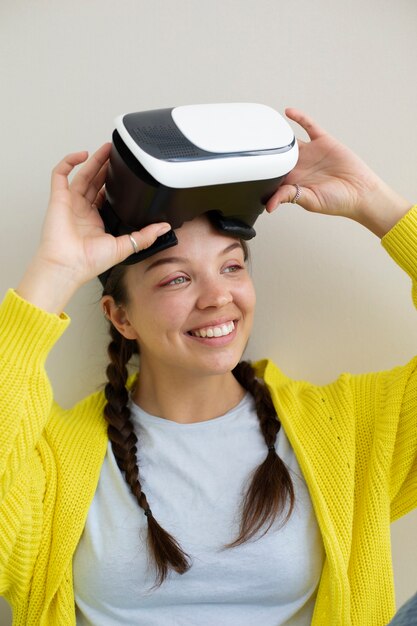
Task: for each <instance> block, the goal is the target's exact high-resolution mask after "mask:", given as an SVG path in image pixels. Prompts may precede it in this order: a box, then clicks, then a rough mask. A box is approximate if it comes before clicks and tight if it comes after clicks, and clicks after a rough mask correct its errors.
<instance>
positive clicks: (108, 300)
mask: <svg viewBox="0 0 417 626" xmlns="http://www.w3.org/2000/svg"><path fill="white" fill-rule="evenodd" d="M101 306H102V309H103V313H104V315H105V317H107V319H108V320H109V321H110V322H111V323H112V324H113V326H114V327H115V328H116V330H118V331H119V333H120V334H121V335H123V337H125V339H137V338H138V336H137V333H136V330H135V329H134V327H133V326H132V324H131V323H130V320H129V316H128V313H127V311H126V308H125V307H124V306H123V305H121V304H116V303H115V301H114V299H113V298H112V296H103V298H102V299H101Z"/></svg>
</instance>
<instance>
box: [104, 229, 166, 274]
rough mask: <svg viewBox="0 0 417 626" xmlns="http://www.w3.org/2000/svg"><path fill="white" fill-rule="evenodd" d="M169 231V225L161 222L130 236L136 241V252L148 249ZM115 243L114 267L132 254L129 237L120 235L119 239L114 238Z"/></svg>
mask: <svg viewBox="0 0 417 626" xmlns="http://www.w3.org/2000/svg"><path fill="white" fill-rule="evenodd" d="M169 230H171V226H170V224H168V223H167V222H161V223H160V224H150V225H149V226H145V228H142V229H141V230H139V231H135V232H133V233H131V236H132V237H133V238H134V240H135V241H136V245H137V247H138V250H145V249H146V248H149V246H151V245H152V244H153V243H154V241H156V239H157V237H160V236H161V235H164V234H165V233H167V232H168V231H169ZM116 241H117V257H116V259H115V260H114V265H116V264H117V263H121V262H122V261H124V260H125V259H127V257H128V256H130V255H131V254H133V252H134V249H133V246H132V241H131V239H130V236H129V235H121V236H120V237H116Z"/></svg>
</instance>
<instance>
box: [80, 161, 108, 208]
mask: <svg viewBox="0 0 417 626" xmlns="http://www.w3.org/2000/svg"><path fill="white" fill-rule="evenodd" d="M108 167H109V161H106V162H105V164H104V165H103V167H102V168H101V169H100V171H99V173H98V174H97V176H96V177H95V178H94V180H93V181H92V182H91V183H90V186H89V188H88V191H87V192H86V194H85V197H86V198H87V200H88V201H89V202H91V203H93V202H94V200H95V198H96V197H97V194H98V193H99V191H100V190H101V188H102V187H103V185H104V183H105V181H106V176H107V170H108ZM95 204H96V203H95Z"/></svg>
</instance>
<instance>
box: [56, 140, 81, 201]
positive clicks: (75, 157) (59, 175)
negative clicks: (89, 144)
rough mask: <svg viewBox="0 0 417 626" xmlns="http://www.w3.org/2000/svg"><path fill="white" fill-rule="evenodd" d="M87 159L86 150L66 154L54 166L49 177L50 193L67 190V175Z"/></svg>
mask: <svg viewBox="0 0 417 626" xmlns="http://www.w3.org/2000/svg"><path fill="white" fill-rule="evenodd" d="M87 157H88V152H87V151H86V150H83V151H82V152H72V153H71V154H67V156H66V157H64V158H63V159H62V161H60V162H59V163H58V164H57V165H55V167H54V169H53V170H52V175H51V191H52V192H55V191H62V190H63V189H68V176H69V174H70V173H71V172H72V170H73V169H74V167H76V166H77V165H80V163H84V161H85V160H86V159H87Z"/></svg>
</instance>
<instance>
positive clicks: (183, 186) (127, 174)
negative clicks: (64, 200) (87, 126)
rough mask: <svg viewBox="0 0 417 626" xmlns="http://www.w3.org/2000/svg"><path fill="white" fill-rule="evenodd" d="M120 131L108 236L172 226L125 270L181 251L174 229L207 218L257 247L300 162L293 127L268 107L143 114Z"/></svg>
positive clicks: (121, 124) (119, 122) (112, 166)
mask: <svg viewBox="0 0 417 626" xmlns="http://www.w3.org/2000/svg"><path fill="white" fill-rule="evenodd" d="M115 125H116V128H115V130H114V132H113V138H112V139H113V143H112V148H111V153H110V163H109V169H108V174H107V179H106V199H105V202H104V203H103V206H102V208H101V209H100V213H101V217H102V219H103V222H104V226H105V229H106V232H109V233H111V234H112V235H115V236H117V235H123V234H129V233H131V232H133V231H135V230H139V229H140V228H143V227H144V226H147V225H148V224H152V223H155V222H169V223H170V224H171V226H172V230H171V231H170V232H169V233H167V234H165V235H162V236H161V237H158V239H157V240H156V241H155V243H154V244H153V245H152V246H151V247H149V248H147V249H146V250H142V251H140V252H138V253H136V254H132V255H131V256H129V257H128V258H127V259H126V260H125V261H124V263H125V264H132V263H137V262H138V261H141V260H142V259H145V258H147V257H149V256H150V255H152V254H155V253H156V252H160V251H161V250H164V249H166V248H169V247H171V246H174V245H175V244H176V243H177V241H178V240H177V238H176V236H175V232H174V231H175V229H176V228H179V227H180V226H181V225H182V224H183V223H184V222H185V221H187V220H191V219H193V218H194V217H197V216H198V215H201V214H203V213H205V214H208V216H209V218H210V220H211V222H212V223H213V225H214V226H215V227H216V228H218V229H219V230H220V231H221V232H224V233H226V234H229V235H233V236H236V237H239V238H242V239H251V238H252V237H254V236H255V234H256V233H255V230H254V229H253V224H254V223H255V221H256V219H257V218H258V216H259V215H260V214H261V213H262V211H263V210H264V205H265V204H266V202H267V200H268V199H269V198H270V197H271V195H272V194H273V193H274V192H275V191H276V189H277V188H278V187H279V185H280V183H281V182H282V181H283V179H284V177H285V176H286V175H287V174H288V173H289V172H290V171H291V170H292V169H293V168H294V166H295V165H296V163H297V159H298V145H297V142H296V139H295V136H294V133H293V131H292V129H291V127H290V125H289V124H288V123H287V121H286V120H285V119H284V118H283V117H282V116H281V115H280V114H279V113H278V112H277V111H275V110H274V109H272V108H270V107H268V106H265V105H262V104H253V103H227V104H198V105H187V106H179V107H175V108H168V109H157V110H151V111H142V112H139V113H128V114H126V115H121V116H119V117H118V118H117V119H116V121H115ZM106 278H107V273H106V274H105V275H102V276H100V280H101V281H102V282H103V283H104V282H105V279H106Z"/></svg>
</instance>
